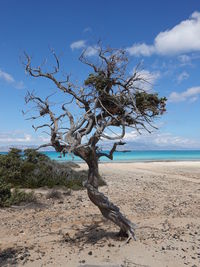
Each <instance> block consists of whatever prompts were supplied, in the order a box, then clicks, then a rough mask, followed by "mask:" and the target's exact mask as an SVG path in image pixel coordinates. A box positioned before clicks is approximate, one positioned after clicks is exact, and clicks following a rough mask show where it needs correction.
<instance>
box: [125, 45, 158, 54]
mask: <svg viewBox="0 0 200 267" xmlns="http://www.w3.org/2000/svg"><path fill="white" fill-rule="evenodd" d="M127 51H128V53H129V54H130V55H132V56H151V55H152V54H153V53H154V52H155V47H154V46H153V45H147V44H145V43H141V44H134V45H133V46H131V47H128V48H127Z"/></svg>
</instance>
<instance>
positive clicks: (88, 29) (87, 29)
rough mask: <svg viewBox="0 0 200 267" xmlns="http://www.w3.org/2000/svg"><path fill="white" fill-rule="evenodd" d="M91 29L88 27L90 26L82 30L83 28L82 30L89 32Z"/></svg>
mask: <svg viewBox="0 0 200 267" xmlns="http://www.w3.org/2000/svg"><path fill="white" fill-rule="evenodd" d="M91 31H92V28H90V27H86V28H85V29H84V30H83V32H91Z"/></svg>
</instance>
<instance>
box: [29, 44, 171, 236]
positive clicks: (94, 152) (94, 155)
mask: <svg viewBox="0 0 200 267" xmlns="http://www.w3.org/2000/svg"><path fill="white" fill-rule="evenodd" d="M53 56H54V57H55V62H56V66H55V67H54V69H53V71H51V72H48V71H44V70H43V68H42V67H36V68H35V67H33V66H32V59H31V57H30V56H28V55H26V64H25V68H26V71H27V73H28V74H29V75H30V76H32V77H35V78H39V77H42V78H45V79H47V80H50V81H52V83H53V84H54V85H55V86H56V87H57V88H58V90H59V91H60V93H63V99H64V98H65V99H66V103H63V104H62V106H61V107H60V108H61V111H62V112H60V113H59V114H56V112H55V111H53V109H52V106H51V104H50V101H49V97H47V98H46V99H42V98H40V97H38V96H36V95H35V94H34V93H30V92H29V93H27V96H26V103H29V102H31V103H34V105H35V107H37V110H38V112H39V113H38V115H37V116H33V117H31V118H32V119H35V120H36V119H39V118H40V119H41V118H48V120H46V122H45V123H44V124H42V125H41V124H40V125H39V126H37V127H36V126H33V127H34V129H35V130H38V129H41V128H46V129H47V130H48V133H49V134H50V142H49V143H48V144H44V145H42V146H40V148H41V147H46V146H52V147H54V148H55V150H56V151H58V152H60V153H63V154H64V155H65V153H73V154H74V155H76V156H78V157H80V158H81V159H82V160H84V161H85V162H86V163H87V165H88V168H89V171H88V179H87V182H86V183H85V187H86V188H87V193H88V196H89V199H90V200H91V201H92V202H93V203H94V204H95V205H96V206H97V207H98V208H99V210H100V211H101V213H102V215H103V216H104V217H106V218H107V219H109V220H111V221H112V222H114V223H115V224H116V225H118V226H119V228H120V234H121V235H123V236H127V237H128V238H129V239H130V238H134V227H133V224H132V223H131V222H130V221H129V220H128V219H127V218H126V217H125V216H124V215H122V213H121V212H120V210H119V208H118V207H117V206H116V205H114V204H113V203H111V202H110V201H109V200H108V198H107V197H106V196H104V194H102V193H100V192H99V191H98V185H99V179H100V175H99V170H98V162H99V159H100V158H101V157H102V156H105V157H108V158H109V159H111V160H112V159H113V153H114V152H115V150H116V148H117V146H118V145H123V144H125V143H124V142H122V139H123V137H124V135H125V131H126V129H127V128H130V127H131V128H133V129H136V130H137V131H138V132H140V131H141V130H147V131H150V130H149V129H150V128H151V127H153V126H152V122H153V120H154V118H155V117H157V116H159V115H162V114H163V112H164V111H165V102H166V98H160V97H159V96H158V94H157V93H154V92H153V93H152V92H151V93H150V92H148V91H145V90H144V89H143V88H142V83H143V82H148V81H145V80H144V77H143V76H142V72H141V73H140V71H139V70H138V68H136V69H135V71H134V72H133V74H130V73H128V71H127V66H128V57H127V55H126V52H125V51H124V50H121V49H111V48H106V49H103V48H102V47H99V48H98V49H97V56H96V57H94V58H93V60H90V58H88V57H87V53H85V52H83V53H82V54H81V56H80V58H79V59H80V61H81V62H82V63H83V64H85V65H87V66H89V67H90V69H91V72H90V74H89V75H88V77H86V79H85V81H84V83H83V85H82V86H77V85H75V84H73V83H72V82H71V81H70V77H69V76H67V78H66V79H65V80H64V81H63V80H59V79H58V78H57V75H58V73H59V71H60V66H59V60H58V58H57V56H56V54H55V53H54V52H53ZM94 60H95V62H94ZM75 107H76V108H78V111H77V109H76V111H75V113H76V115H74V113H73V110H74V109H75ZM77 114H78V118H76V117H77ZM116 127H117V128H116ZM116 129H118V130H117V131H116ZM108 130H110V131H111V132H112V133H111V134H108ZM119 130H120V132H119ZM105 139H108V140H110V141H115V140H118V141H117V142H114V143H113V146H112V149H111V150H110V152H109V153H105V152H102V151H100V150H99V147H98V143H99V141H100V140H101V141H102V140H105Z"/></svg>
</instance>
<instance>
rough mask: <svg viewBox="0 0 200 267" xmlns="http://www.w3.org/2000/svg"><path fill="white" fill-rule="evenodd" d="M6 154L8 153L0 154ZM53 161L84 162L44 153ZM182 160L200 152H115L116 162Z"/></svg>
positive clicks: (197, 155) (103, 159)
mask: <svg viewBox="0 0 200 267" xmlns="http://www.w3.org/2000/svg"><path fill="white" fill-rule="evenodd" d="M105 152H106V151H105ZM0 153H1V154H6V152H0ZM42 153H44V154H45V155H47V156H48V157H50V158H51V159H53V160H57V161H69V160H70V161H71V160H73V161H76V162H78V161H79V162H81V161H82V160H81V159H80V158H78V157H74V158H73V157H72V156H71V155H66V157H65V158H63V157H62V158H59V156H60V153H57V152H55V151H46V152H42ZM181 160H187V161H189V160H191V161H192V160H200V150H151V151H150V150H148V151H144V150H142V151H139V150H138V151H128V152H115V153H114V159H113V161H114V162H132V161H181ZM100 161H101V162H112V161H111V160H109V159H108V158H106V157H102V158H101V159H100Z"/></svg>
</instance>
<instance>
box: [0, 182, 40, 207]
mask: <svg viewBox="0 0 200 267" xmlns="http://www.w3.org/2000/svg"><path fill="white" fill-rule="evenodd" d="M33 201H36V198H35V195H34V193H33V192H30V193H26V192H25V191H23V190H20V189H18V188H14V190H13V191H11V186H10V185H9V184H6V183H5V182H3V181H2V180H0V207H9V206H11V205H17V204H20V203H22V202H23V203H27V202H33Z"/></svg>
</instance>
